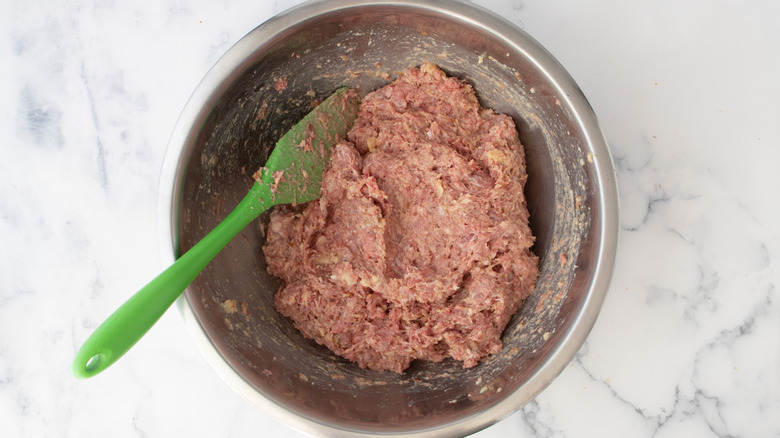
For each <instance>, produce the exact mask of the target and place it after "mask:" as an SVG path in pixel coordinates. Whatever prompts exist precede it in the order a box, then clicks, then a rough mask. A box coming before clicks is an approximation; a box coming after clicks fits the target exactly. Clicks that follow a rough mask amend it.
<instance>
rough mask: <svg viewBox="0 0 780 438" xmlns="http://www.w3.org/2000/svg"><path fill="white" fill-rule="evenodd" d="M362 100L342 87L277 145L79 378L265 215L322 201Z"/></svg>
mask: <svg viewBox="0 0 780 438" xmlns="http://www.w3.org/2000/svg"><path fill="white" fill-rule="evenodd" d="M359 103H360V98H359V97H358V95H357V93H355V92H354V91H353V90H350V89H348V88H340V89H339V90H337V91H336V92H335V93H333V94H332V95H331V96H330V97H328V98H327V99H325V100H324V101H323V102H322V103H321V104H319V105H318V106H317V107H316V108H315V109H314V110H313V111H312V112H310V113H309V114H307V115H306V116H305V117H304V118H303V119H302V120H301V121H300V122H298V124H297V125H295V126H294V127H293V128H292V129H291V130H290V131H289V132H287V133H286V134H285V135H284V136H283V137H282V138H281V139H280V140H279V142H278V143H277V144H276V147H275V148H274V150H273V152H272V153H271V156H270V157H269V158H268V162H267V163H266V165H265V167H263V168H261V169H260V170H259V171H258V173H257V174H255V178H256V179H257V182H255V183H254V184H253V186H252V188H251V189H250V190H249V193H248V194H247V195H246V196H245V197H244V199H243V200H242V201H241V202H240V203H239V204H238V206H237V207H236V208H235V210H233V212H232V213H230V214H229V215H228V216H227V217H226V218H225V219H224V220H223V221H222V222H221V223H219V225H217V226H216V227H215V228H214V229H213V230H212V231H211V232H210V233H209V234H207V235H206V236H205V237H204V238H203V239H202V240H201V241H200V242H198V243H197V244H196V245H195V246H193V247H192V248H191V249H190V250H189V251H187V252H186V253H185V254H184V255H182V256H181V257H180V258H179V259H178V260H176V262H174V263H173V264H172V265H171V266H170V267H169V268H168V269H166V270H165V271H163V272H162V273H161V274H160V275H158V276H157V278H155V279H154V280H152V281H151V282H149V284H147V285H146V286H144V287H143V288H142V289H141V290H139V291H138V292H137V293H136V294H135V295H133V296H132V297H130V299H129V300H127V301H126V302H125V303H124V304H123V305H122V306H121V307H119V308H118V309H117V310H116V311H115V312H114V313H113V314H112V315H111V316H109V317H108V319H106V321H105V322H103V324H101V325H100V326H99V327H98V328H97V329H96V330H95V332H94V333H92V335H91V336H90V337H89V338H88V339H87V340H86V342H84V345H82V346H81V349H80V350H79V351H78V353H77V354H76V358H75V360H74V361H73V374H74V375H75V376H76V377H80V378H87V377H92V376H94V375H96V374H98V373H100V372H101V371H103V370H105V369H106V368H108V367H109V366H110V365H111V364H113V363H114V362H115V361H116V360H117V359H119V358H120V357H122V355H123V354H125V353H126V352H127V351H128V350H129V349H130V348H131V347H132V346H133V345H135V343H136V342H138V340H139V339H141V337H142V336H143V335H144V334H146V332H147V331H148V330H149V329H150V328H151V327H152V326H153V325H154V324H155V323H156V322H157V320H158V319H160V317H161V316H162V315H163V313H165V311H166V310H167V309H168V308H169V307H170V306H171V304H173V302H174V301H176V298H178V296H179V295H181V293H182V292H183V291H184V289H185V288H186V287H187V286H188V285H189V284H190V283H192V281H193V280H195V277H197V276H198V274H199V273H200V272H201V271H202V270H203V269H204V268H205V267H206V265H208V264H209V262H211V260H212V259H213V258H214V257H215V256H216V255H217V253H219V252H220V251H221V250H222V249H223V248H224V247H225V245H227V244H228V242H229V241H230V240H231V239H233V237H235V236H236V235H237V234H238V233H239V232H241V230H243V229H244V227H246V226H247V225H248V224H249V223H250V222H252V221H253V220H254V219H256V218H257V217H258V216H259V215H260V214H261V213H262V212H263V211H265V210H267V209H268V208H270V207H272V206H274V205H277V204H288V203H304V202H308V201H312V200H314V199H317V198H319V197H320V187H321V180H322V172H323V170H324V169H325V166H326V165H327V163H328V159H329V157H330V154H329V149H330V147H331V146H332V145H333V144H334V143H335V142H336V141H337V139H338V138H339V137H342V138H344V137H345V136H346V133H347V130H348V129H349V128H350V126H351V125H352V123H353V122H354V120H355V118H356V117H357V111H358V106H359Z"/></svg>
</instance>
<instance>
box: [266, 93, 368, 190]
mask: <svg viewBox="0 0 780 438" xmlns="http://www.w3.org/2000/svg"><path fill="white" fill-rule="evenodd" d="M359 106H360V97H359V96H358V94H357V92H355V90H352V89H350V88H347V87H344V88H340V89H338V90H336V92H335V93H333V94H331V95H330V96H329V97H328V98H327V99H325V100H324V101H323V102H322V103H320V104H319V105H317V107H316V108H314V110H312V111H311V112H310V113H309V114H307V115H306V116H305V117H304V118H303V119H302V120H301V121H300V122H298V124H296V125H295V126H293V128H292V129H290V130H289V131H288V132H287V133H286V134H285V135H284V136H283V137H282V138H281V139H280V140H279V142H278V143H277V144H276V147H275V148H274V150H273V152H271V156H270V157H268V162H267V163H266V165H265V166H264V167H262V168H260V170H258V171H257V172H256V173H255V175H254V178H255V180H256V181H257V184H260V185H261V186H267V188H268V191H267V193H268V195H267V196H270V197H271V199H265V200H264V202H265V204H266V205H269V203H270V204H273V205H276V204H290V203H292V204H302V203H304V202H309V201H312V200H314V199H317V198H319V197H320V187H321V184H322V172H323V171H324V170H325V167H326V166H327V164H328V160H329V159H330V149H331V146H333V145H334V144H336V142H337V141H339V139H343V138H346V135H347V131H348V130H349V128H350V127H351V126H352V123H353V122H354V121H355V118H357V113H358V107H359ZM264 191H265V190H264Z"/></svg>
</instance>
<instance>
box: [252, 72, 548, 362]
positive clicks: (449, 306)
mask: <svg viewBox="0 0 780 438" xmlns="http://www.w3.org/2000/svg"><path fill="white" fill-rule="evenodd" d="M348 140H349V141H343V142H341V143H339V144H337V145H336V146H334V149H333V152H332V156H331V161H330V163H329V166H328V168H327V169H326V171H325V173H324V175H323V183H322V197H321V198H320V199H318V200H316V201H313V202H310V203H308V204H306V205H304V206H298V207H291V206H283V207H277V208H276V210H275V211H274V212H273V213H272V215H271V220H270V224H269V226H268V232H267V241H266V244H265V246H264V247H263V250H264V253H265V256H266V259H267V261H268V271H269V272H270V273H271V274H272V275H275V276H277V277H280V278H281V279H282V280H283V281H284V284H283V287H282V288H281V289H280V290H279V291H278V292H277V294H276V296H275V305H276V308H277V310H278V311H279V312H281V313H282V314H283V315H285V316H287V317H289V318H291V319H292V320H293V321H294V323H295V326H296V327H297V328H298V329H299V330H300V331H301V332H302V333H303V334H304V335H305V336H306V337H309V338H312V339H314V340H315V341H316V342H318V343H320V344H323V345H325V346H327V347H328V348H330V349H331V350H332V351H333V352H335V353H336V354H338V355H341V356H342V357H345V358H347V359H349V360H352V361H355V362H357V363H358V364H359V365H360V366H361V367H366V368H370V369H375V370H393V371H396V372H399V373H400V372H402V371H403V370H404V369H406V368H407V367H408V366H409V365H410V363H411V362H412V361H413V360H415V359H425V360H432V361H441V360H443V359H445V358H447V357H452V358H454V359H456V360H459V361H462V362H463V366H464V367H472V366H474V365H476V364H477V362H478V361H479V360H480V359H482V358H484V357H485V356H487V355H489V354H492V353H496V352H498V351H499V350H500V349H501V345H502V344H501V333H502V331H503V330H504V327H505V326H506V324H507V323H508V321H509V318H510V317H511V316H512V314H513V313H514V312H515V311H516V310H517V309H518V307H519V306H520V303H521V301H522V300H523V299H524V298H525V297H526V296H527V295H528V294H530V293H531V291H532V290H533V287H534V284H535V282H536V277H537V275H538V267H537V258H536V256H535V255H534V254H533V253H532V252H531V251H530V247H531V245H532V244H533V241H534V238H533V236H532V234H531V230H530V229H529V226H528V209H527V207H526V202H525V198H524V195H523V186H524V183H525V180H526V174H525V158H524V153H523V148H522V145H521V144H520V141H519V139H518V136H517V131H516V129H515V125H514V122H513V120H512V119H511V118H510V117H508V116H506V115H501V114H496V113H495V112H493V111H492V110H489V109H485V108H482V107H481V106H480V105H479V103H478V101H477V98H476V96H475V94H474V91H473V89H472V88H471V86H469V85H468V84H466V83H465V82H463V81H460V80H458V79H456V78H451V77H447V76H446V75H445V74H444V73H443V72H442V71H441V70H439V69H438V68H437V67H435V66H433V65H432V64H427V63H426V64H423V65H422V66H421V67H420V68H412V69H409V70H406V71H405V72H404V73H403V74H402V75H401V76H400V78H399V79H397V80H396V81H395V82H393V83H391V84H390V85H388V86H386V87H384V88H381V89H379V90H377V91H375V92H373V93H370V94H368V95H367V96H366V97H365V98H364V99H363V102H362V103H361V108H360V113H359V115H358V119H357V121H356V122H355V124H354V126H353V127H352V129H351V130H350V132H349V134H348Z"/></svg>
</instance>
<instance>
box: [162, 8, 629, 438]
mask: <svg viewBox="0 0 780 438" xmlns="http://www.w3.org/2000/svg"><path fill="white" fill-rule="evenodd" d="M425 60H429V61H432V62H434V63H435V64H437V65H439V66H440V67H442V68H443V69H444V70H445V71H446V72H448V73H449V74H451V75H455V76H457V77H459V78H462V79H464V80H466V81H468V82H470V83H471V84H472V85H473V86H474V88H475V89H476V91H477V93H478V95H479V97H480V99H481V101H482V103H483V105H486V106H488V107H491V108H493V109H495V110H496V111H498V112H501V113H506V114H510V115H511V116H512V117H513V118H514V119H515V122H516V123H517V127H518V130H519V133H520V138H521V141H522V142H523V144H524V145H525V148H526V154H527V163H528V173H529V179H528V185H527V188H526V193H527V199H528V203H529V208H530V211H531V221H532V229H533V231H534V233H535V234H536V237H537V241H536V245H535V247H534V251H535V252H536V253H537V254H538V255H539V257H540V260H541V275H540V277H539V282H538V284H537V286H536V290H535V291H534V293H533V294H532V295H531V296H530V297H529V298H528V299H527V300H526V301H525V303H524V304H523V306H522V308H521V310H520V311H519V312H518V314H517V315H515V317H514V318H513V319H512V320H511V321H510V323H509V326H508V328H507V329H506V331H505V333H504V336H503V340H504V348H503V350H502V351H501V352H500V353H499V354H496V355H494V356H492V357H490V358H489V359H486V360H484V361H483V362H482V363H481V364H480V365H478V366H477V367H475V368H471V369H462V368H461V366H460V365H459V364H458V363H454V362H450V361H445V362H443V363H439V364H431V363H415V364H414V365H413V366H412V368H411V369H409V370H408V371H407V372H406V373H404V374H403V375H397V374H393V373H389V372H376V371H367V370H363V369H360V368H358V367H357V366H356V365H353V364H351V363H348V362H346V361H345V360H343V359H340V358H338V357H336V356H335V355H333V354H332V353H330V352H329V351H328V350H326V349H325V348H324V347H321V346H318V345H316V344H315V343H314V342H312V341H309V340H307V339H304V338H303V337H302V336H301V335H300V334H299V333H298V332H297V331H296V330H295V329H294V328H293V325H292V323H291V322H290V321H289V320H287V319H285V318H284V317H282V316H280V315H279V314H278V313H277V312H276V311H275V310H274V308H273V305H272V303H273V299H272V297H273V294H274V293H275V292H276V290H277V288H278V286H279V283H278V281H277V280H276V279H275V278H273V277H271V276H269V275H268V274H267V273H266V262H265V260H264V258H263V255H262V252H261V245H262V244H263V239H264V237H263V236H264V233H263V227H262V224H263V219H265V220H267V217H266V218H261V219H260V220H259V221H258V223H256V224H253V225H250V226H249V227H247V229H246V230H244V232H243V233H242V234H241V235H239V236H238V237H237V238H236V239H234V241H233V242H232V243H230V244H229V245H228V247H227V248H226V249H225V250H224V251H223V252H222V253H221V254H220V255H219V256H218V257H217V258H216V260H214V261H213V262H212V264H211V265H210V266H209V267H208V268H207V269H206V270H205V271H204V272H203V273H202V274H201V275H200V276H199V277H198V279H197V280H196V281H195V282H194V283H193V284H192V285H191V287H189V288H188V289H187V291H186V293H185V296H184V297H182V298H181V299H180V300H179V302H178V304H179V309H180V310H181V313H182V316H183V318H184V321H185V324H186V325H187V327H188V328H189V329H190V332H191V333H192V336H193V338H194V340H195V343H196V344H197V346H198V347H199V349H200V350H201V351H202V353H203V355H204V356H205V357H206V359H207V360H208V362H209V363H210V364H211V365H212V366H213V367H214V369H215V370H216V371H217V372H218V373H219V374H220V375H221V376H222V377H223V378H224V380H225V381H226V382H227V383H228V384H229V385H230V386H231V387H233V389H234V390H236V391H237V392H238V393H240V394H241V395H242V396H244V397H245V398H246V399H247V400H248V401H249V402H250V403H252V404H253V405H255V406H257V407H258V408H260V409H262V410H263V411H265V412H267V413H269V414H270V415H272V416H274V417H276V418H278V419H280V420H282V421H284V422H286V423H288V424H290V425H291V426H292V427H294V428H297V429H299V430H302V431H305V432H309V433H312V434H315V435H323V436H358V435H363V434H371V433H376V434H391V435H395V436H423V435H424V436H426V437H433V436H455V435H465V434H468V433H472V432H475V431H477V430H479V429H481V428H484V427H487V426H488V425H490V424H492V423H494V422H496V421H498V420H501V419H502V418H504V417H507V416H509V415H510V414H512V413H513V412H515V411H517V410H518V409H520V408H521V407H522V406H523V405H524V404H525V403H527V402H528V401H530V400H532V399H533V398H534V397H535V396H536V395H537V394H539V392H541V391H542V390H543V389H544V388H545V387H546V386H547V385H548V384H549V383H550V382H551V381H552V380H553V379H554V378H555V377H556V376H557V375H558V374H559V373H560V372H561V371H562V370H563V368H564V367H565V366H566V364H567V363H568V362H569V361H570V360H571V358H572V357H573V356H574V354H575V353H576V352H577V350H578V349H579V348H580V346H581V345H582V343H583V341H584V340H585V338H586V336H587V335H588V332H589V331H590V329H591V327H592V326H593V324H594V322H595V320H596V316H597V314H598V312H599V309H600V306H601V303H602V301H603V299H604V294H605V292H606V290H607V286H608V283H609V281H610V276H611V270H612V266H613V262H614V258H615V247H616V241H617V232H618V221H617V215H618V206H617V194H616V192H617V190H616V183H615V178H614V173H613V168H612V162H611V158H610V155H609V151H608V148H607V144H606V141H605V139H604V136H603V134H602V133H601V131H600V129H599V126H598V123H597V121H596V117H595V116H594V113H593V111H592V109H591V107H590V106H589V104H588V102H587V100H586V99H585V97H584V96H583V94H582V92H581V91H580V89H579V88H578V87H577V85H576V84H575V83H574V81H573V80H572V78H571V77H570V76H569V75H568V74H567V73H566V71H565V70H564V69H563V67H562V66H561V65H560V64H559V63H558V62H557V61H555V59H554V58H553V57H552V56H551V55H550V54H549V53H548V52H547V51H545V49H544V48H542V47H541V46H540V45H539V44H538V43H537V42H536V41H534V40H533V39H532V38H531V37H529V36H528V35H527V34H525V33H524V32H523V31H521V30H519V29H518V28H516V27H515V26H514V25H512V24H511V23H509V22H507V21H505V20H504V19H502V18H500V17H498V16H496V15H494V14H493V13H491V12H489V11H486V10H484V9H482V8H479V7H477V6H474V5H471V4H467V3H460V2H453V1H419V0H414V1H411V0H409V1H392V2H390V1H361V0H348V1H342V0H332V1H327V0H326V1H315V2H310V3H306V4H303V5H301V6H298V7H296V8H293V9H291V10H289V11H287V12H285V13H283V14H280V15H278V16H276V17H274V18H273V19H271V20H269V21H267V22H266V23H263V24H262V25H260V26H259V27H258V28H256V29H255V30H253V31H252V32H251V33H249V34H248V35H247V36H246V37H244V38H243V39H242V40H240V41H239V42H238V43H237V44H236V45H235V46H233V47H232V48H231V49H230V50H229V51H228V52H227V53H226V54H225V55H224V56H223V57H222V59H220V60H219V62H217V64H216V65H215V66H214V67H213V68H212V69H211V71H209V72H208V74H207V75H206V77H205V78H204V79H203V82H202V83H201V84H200V85H199V86H198V88H197V89H196V90H195V92H194V94H193V96H192V98H191V99H190V101H189V102H188V103H187V105H186V106H185V108H184V111H183V113H182V115H181V118H180V120H179V122H178V123H177V125H176V127H175V129H174V132H173V135H172V137H171V140H170V144H169V146H168V151H167V155H166V158H165V163H164V167H163V172H162V177H161V182H160V220H161V224H162V225H161V229H162V232H161V233H162V238H163V241H164V242H166V252H165V257H166V258H167V261H172V260H173V258H174V257H175V255H176V254H179V253H180V252H181V251H186V250H187V249H188V248H190V247H191V246H192V245H193V244H194V243H195V242H196V241H197V240H198V239H200V238H201V237H202V236H203V235H204V234H205V233H206V232H208V231H209V230H211V229H212V228H213V227H214V226H215V225H216V224H217V223H218V222H219V221H220V220H221V219H222V218H223V217H224V216H225V215H226V214H227V213H228V212H229V210H231V209H232V208H233V206H235V205H236V204H237V203H238V201H239V200H240V198H241V197H242V196H243V195H244V194H245V193H246V192H247V190H248V189H249V187H250V185H251V184H252V179H251V174H252V172H253V171H254V170H255V169H256V168H257V167H259V166H260V165H262V164H263V163H264V162H265V160H266V158H267V157H268V153H269V149H270V148H271V146H272V145H273V144H274V143H275V141H276V139H277V138H278V137H279V136H280V135H281V134H282V133H283V132H284V131H286V130H287V129H288V128H289V127H290V126H291V125H292V124H293V123H294V122H295V121H297V120H298V119H299V118H300V117H302V116H303V114H305V113H306V112H307V111H308V110H309V109H310V108H311V106H312V103H313V102H314V101H316V100H317V99H321V98H323V97H324V96H327V95H328V94H330V93H331V92H332V91H333V90H334V89H336V88H337V87H338V86H339V85H344V84H346V85H350V86H353V87H356V88H358V89H359V90H360V91H361V92H362V93H366V92H368V91H370V90H373V89H375V88H377V87H379V86H381V85H383V84H385V83H387V82H388V80H389V79H390V78H392V77H394V76H395V74H396V72H398V71H400V70H402V69H404V68H406V67H409V66H412V65H419V64H420V63H421V62H422V61H425ZM280 80H283V81H280ZM284 81H286V87H281V86H279V87H277V86H276V85H283V84H284ZM278 88H283V89H278ZM168 244H169V245H168ZM231 300H233V301H231ZM233 302H235V305H236V308H235V311H234V309H233V308H232V307H231V304H233Z"/></svg>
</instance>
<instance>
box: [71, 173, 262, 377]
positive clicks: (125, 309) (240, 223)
mask: <svg viewBox="0 0 780 438" xmlns="http://www.w3.org/2000/svg"><path fill="white" fill-rule="evenodd" d="M272 198H273V196H272V195H271V194H270V192H269V188H268V186H266V185H261V184H258V183H255V184H253V186H252V189H251V190H250V191H249V193H248V194H247V195H246V196H245V197H244V199H243V200H242V201H241V202H240V203H239V204H238V206H237V207H236V208H235V209H234V210H233V212H231V213H230V214H229V215H228V216H227V217H226V218H225V220H223V221H222V222H221V223H220V224H219V225H217V226H216V227H215V228H214V229H213V230H212V231H211V232H210V233H208V234H207V235H206V237H204V238H203V239H202V240H201V241H200V242H198V243H197V244H196V245H195V246H193V247H192V248H191V249H190V250H189V251H187V252H186V253H185V254H184V255H182V256H181V257H180V258H179V259H178V260H176V261H175V262H174V263H173V264H172V265H171V266H170V267H168V269H166V270H165V271H163V272H162V273H161V274H160V275H158V276H157V277H156V278H155V279H154V280H152V281H150V282H149V283H148V284H147V285H146V286H144V287H143V288H142V289H141V290H139V291H138V292H136V294H135V295H133V296H132V297H130V299H128V300H127V301H126V302H125V303H124V304H123V305H122V306H121V307H119V308H118V309H117V310H116V311H115V312H114V313H113V314H112V315H111V316H109V317H108V319H106V320H105V322H103V324H101V325H100V326H99V327H98V328H97V329H96V330H95V332H94V333H92V335H91V336H90V337H89V338H88V339H87V340H86V342H84V345H82V346H81V349H80V350H79V352H78V353H77V354H76V358H75V359H74V361H73V374H74V375H75V376H76V377H79V378H87V377H92V376H94V375H96V374H98V373H100V372H101V371H103V370H105V369H106V368H108V367H109V366H111V364H113V363H114V362H116V361H117V360H118V359H119V358H120V357H122V355H124V354H125V353H126V352H127V351H128V350H129V349H130V348H131V347H132V346H133V345H135V343H136V342H138V340H139V339H141V337H143V335H144V334H146V332H147V331H149V329H150V328H151V327H152V326H153V325H154V324H155V323H156V322H157V320H158V319H160V317H161V316H162V315H163V314H164V313H165V311H166V310H168V308H169V307H170V306H171V304H173V302H174V301H176V298H178V297H179V295H181V293H182V292H183V291H184V289H185V288H186V287H187V286H188V285H189V284H190V283H192V281H193V280H195V277H197V276H198V274H199V273H200V272H201V271H202V270H203V269H204V268H205V267H206V265H208V264H209V262H211V260H212V259H214V257H215V256H216V255H217V254H218V253H219V252H220V251H221V250H222V249H223V248H224V247H225V246H226V245H227V244H228V242H230V240H231V239H233V237H235V236H236V235H237V234H238V233H240V232H241V230H243V229H244V228H245V227H246V226H247V225H248V224H249V223H250V222H252V221H253V220H254V219H255V218H257V217H258V216H259V215H260V214H261V213H262V212H263V211H265V210H266V209H268V208H269V207H271V205H272V204H273V203H272V202H264V201H263V200H267V201H271V200H272Z"/></svg>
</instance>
